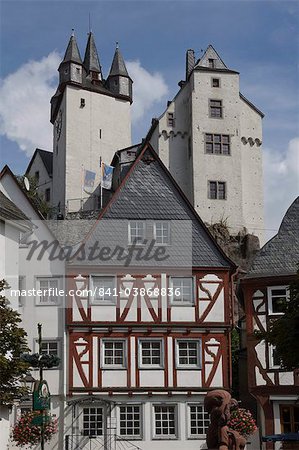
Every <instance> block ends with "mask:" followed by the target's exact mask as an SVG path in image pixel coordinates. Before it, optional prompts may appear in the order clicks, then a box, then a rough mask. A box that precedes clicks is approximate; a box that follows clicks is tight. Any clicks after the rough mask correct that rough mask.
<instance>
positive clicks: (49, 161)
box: [26, 148, 53, 177]
mask: <svg viewBox="0 0 299 450" xmlns="http://www.w3.org/2000/svg"><path fill="white" fill-rule="evenodd" d="M37 155H39V156H40V157H41V160H42V162H43V164H44V166H45V169H46V171H47V173H48V175H49V177H52V174H53V152H49V151H47V150H42V149H40V148H37V149H36V150H35V152H34V153H33V156H32V158H31V160H30V162H29V164H28V167H27V169H26V174H27V173H28V172H29V171H30V169H31V166H32V164H33V161H34V160H35V158H36V156H37Z"/></svg>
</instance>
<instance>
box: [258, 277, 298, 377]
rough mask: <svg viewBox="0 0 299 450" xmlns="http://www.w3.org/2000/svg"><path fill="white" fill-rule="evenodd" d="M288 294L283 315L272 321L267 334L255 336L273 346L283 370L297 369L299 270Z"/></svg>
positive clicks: (259, 333)
mask: <svg viewBox="0 0 299 450" xmlns="http://www.w3.org/2000/svg"><path fill="white" fill-rule="evenodd" d="M289 294H290V300H289V301H288V302H286V304H284V305H282V306H283V308H282V310H283V312H284V315H283V316H280V317H279V318H278V319H275V320H273V322H271V324H270V326H269V329H268V330H267V332H265V333H263V332H257V333H256V336H257V337H258V338H259V339H265V340H266V341H267V342H269V343H270V344H271V345H273V346H275V349H276V352H277V357H278V358H280V360H281V366H282V367H283V368H284V369H287V370H294V369H297V368H299V345H298V342H299V270H298V271H297V275H296V278H295V280H294V281H293V282H292V283H291V284H290V289H289Z"/></svg>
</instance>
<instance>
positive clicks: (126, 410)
mask: <svg viewBox="0 0 299 450" xmlns="http://www.w3.org/2000/svg"><path fill="white" fill-rule="evenodd" d="M119 434H120V436H125V437H135V438H137V437H139V438H141V406H140V405H121V406H120V407H119Z"/></svg>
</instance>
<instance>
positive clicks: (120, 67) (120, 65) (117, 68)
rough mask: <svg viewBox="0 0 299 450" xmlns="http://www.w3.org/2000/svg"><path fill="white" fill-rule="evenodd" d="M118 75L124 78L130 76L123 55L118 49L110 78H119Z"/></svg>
mask: <svg viewBox="0 0 299 450" xmlns="http://www.w3.org/2000/svg"><path fill="white" fill-rule="evenodd" d="M117 75H121V76H123V77H129V74H128V71H127V68H126V65H125V61H124V59H123V57H122V54H121V52H120V50H119V48H118V47H117V48H116V49H115V53H114V57H113V61H112V65H111V69H110V73H109V77H113V76H117Z"/></svg>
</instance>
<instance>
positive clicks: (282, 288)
mask: <svg viewBox="0 0 299 450" xmlns="http://www.w3.org/2000/svg"><path fill="white" fill-rule="evenodd" d="M298 261H299V197H298V198H297V199H296V200H295V201H294V202H293V204H292V205H291V206H290V207H289V209H288V211H287V212H286V214H285V216H284V218H283V221H282V223H281V226H280V228H279V231H278V234H277V235H276V236H274V237H273V238H272V239H271V240H270V241H269V242H268V243H267V244H266V245H265V246H264V247H263V248H262V249H261V250H260V252H259V253H258V254H257V256H256V258H255V260H254V262H253V264H252V267H251V269H250V270H249V272H248V273H247V274H246V276H245V278H244V279H243V280H242V285H243V292H244V300H245V309H246V328H247V359H248V383H249V391H250V393H251V394H252V395H253V396H254V397H255V398H256V399H257V403H258V408H259V412H260V414H259V415H260V417H261V424H260V425H261V427H262V434H263V435H272V434H280V433H290V432H298V430H299V404H298V399H299V371H298V370H295V371H294V372H288V371H285V370H283V369H282V368H281V366H280V361H279V359H278V358H277V355H276V353H275V348H273V347H272V346H271V345H268V344H267V343H265V341H260V340H259V339H257V338H256V335H255V334H254V332H255V331H259V330H260V331H264V330H267V328H268V326H269V324H270V323H271V321H273V320H276V319H277V318H279V317H280V316H281V314H282V311H283V309H282V305H283V304H284V303H285V302H286V301H288V296H289V289H288V287H289V285H290V282H291V281H292V280H293V279H294V278H295V276H296V272H297V264H298ZM290 351H291V349H290ZM267 448H269V449H272V448H274V444H272V443H267ZM275 448H280V444H279V443H278V444H276V447H275Z"/></svg>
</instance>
